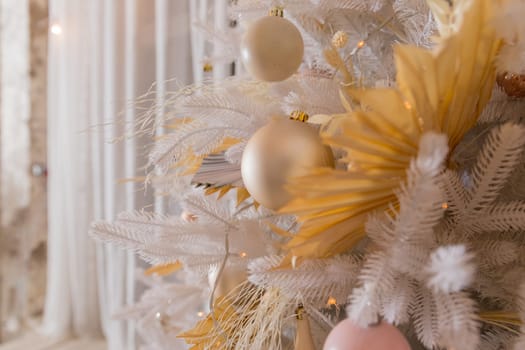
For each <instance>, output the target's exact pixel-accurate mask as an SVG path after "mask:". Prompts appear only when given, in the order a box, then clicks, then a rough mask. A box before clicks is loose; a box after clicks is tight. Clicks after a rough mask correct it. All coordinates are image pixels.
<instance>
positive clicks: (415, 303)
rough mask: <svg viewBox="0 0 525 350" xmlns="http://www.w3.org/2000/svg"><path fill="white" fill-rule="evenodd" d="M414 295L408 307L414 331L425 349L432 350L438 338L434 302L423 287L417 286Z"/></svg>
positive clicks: (428, 291)
mask: <svg viewBox="0 0 525 350" xmlns="http://www.w3.org/2000/svg"><path fill="white" fill-rule="evenodd" d="M414 294H415V295H414V297H413V298H412V300H411V301H410V306H409V307H410V310H409V311H410V316H411V318H412V322H413V325H414V330H415V331H416V335H417V338H418V339H419V341H420V342H421V343H422V344H423V345H424V346H425V347H426V348H427V349H434V348H435V347H436V346H437V344H438V338H439V329H438V327H439V323H438V317H437V305H436V301H435V299H434V296H433V294H432V293H431V292H430V290H428V289H427V288H426V287H423V286H418V288H416V289H415V293H414Z"/></svg>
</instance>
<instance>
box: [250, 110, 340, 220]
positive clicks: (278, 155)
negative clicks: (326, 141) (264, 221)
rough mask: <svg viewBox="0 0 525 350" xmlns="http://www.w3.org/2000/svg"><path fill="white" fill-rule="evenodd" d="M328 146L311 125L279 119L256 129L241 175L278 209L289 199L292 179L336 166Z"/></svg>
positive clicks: (260, 197)
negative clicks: (314, 169)
mask: <svg viewBox="0 0 525 350" xmlns="http://www.w3.org/2000/svg"><path fill="white" fill-rule="evenodd" d="M333 166H334V158H333V154H332V151H331V149H330V148H329V147H327V146H324V145H323V143H322V140H321V138H320V136H319V134H318V132H317V130H315V129H314V128H313V127H312V126H311V125H308V124H306V123H301V122H298V121H292V120H276V121H272V122H271V123H270V124H268V125H266V126H264V127H262V128H261V129H259V130H257V132H256V133H255V134H254V135H253V136H252V138H251V139H250V140H249V141H248V144H247V145H246V148H245V150H244V153H243V156H242V163H241V172H242V179H243V181H244V185H245V186H246V189H247V190H248V192H249V193H250V195H251V196H252V197H253V198H254V199H255V200H256V201H257V202H259V203H261V204H262V205H264V206H265V207H267V208H269V209H274V210H277V209H279V208H281V207H282V206H284V205H285V204H286V203H287V202H288V201H289V200H290V194H289V193H288V192H287V191H286V190H285V185H286V184H287V182H288V181H289V180H292V179H293V178H295V177H300V176H304V175H307V174H309V172H310V171H311V170H312V169H313V168H317V167H333Z"/></svg>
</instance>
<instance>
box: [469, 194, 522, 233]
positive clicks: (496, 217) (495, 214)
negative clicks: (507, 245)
mask: <svg viewBox="0 0 525 350" xmlns="http://www.w3.org/2000/svg"><path fill="white" fill-rule="evenodd" d="M472 223H473V225H474V226H475V227H477V228H478V229H479V230H483V231H485V232H490V231H496V232H505V231H524V230H525V202H520V201H513V202H510V203H504V204H495V205H494V206H492V207H490V209H488V210H486V211H485V212H483V213H482V215H479V217H476V219H475V220H473V221H472Z"/></svg>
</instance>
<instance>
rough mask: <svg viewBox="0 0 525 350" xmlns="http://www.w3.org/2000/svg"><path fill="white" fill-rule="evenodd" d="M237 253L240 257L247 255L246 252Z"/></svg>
mask: <svg viewBox="0 0 525 350" xmlns="http://www.w3.org/2000/svg"><path fill="white" fill-rule="evenodd" d="M239 255H240V257H241V258H246V256H248V254H246V252H241V253H240V254H239Z"/></svg>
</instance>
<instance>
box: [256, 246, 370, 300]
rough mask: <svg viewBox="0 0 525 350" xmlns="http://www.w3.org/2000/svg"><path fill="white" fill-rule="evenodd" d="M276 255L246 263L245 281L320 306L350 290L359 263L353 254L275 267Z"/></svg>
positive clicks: (279, 258)
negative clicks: (247, 271)
mask: <svg viewBox="0 0 525 350" xmlns="http://www.w3.org/2000/svg"><path fill="white" fill-rule="evenodd" d="M281 261H282V257H280V256H266V257H263V258H259V259H255V260H253V261H251V262H250V264H249V265H248V269H249V281H250V282H252V283H253V284H255V285H257V286H260V287H262V288H265V289H268V288H272V287H276V288H279V289H281V291H282V292H283V293H285V294H286V295H288V296H289V297H290V298H292V299H304V300H305V301H308V302H309V303H312V304H316V305H318V306H323V305H324V304H326V302H327V301H328V298H329V297H332V298H335V299H336V300H337V301H339V302H340V303H344V302H345V301H346V297H347V296H348V294H349V293H350V292H351V290H352V287H353V286H354V283H355V279H356V276H357V272H358V268H359V265H360V262H359V259H357V258H356V257H353V256H339V257H334V258H330V259H310V260H305V261H303V262H302V263H301V264H300V265H299V266H297V267H296V268H295V269H284V268H276V267H277V266H279V264H280V263H281Z"/></svg>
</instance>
